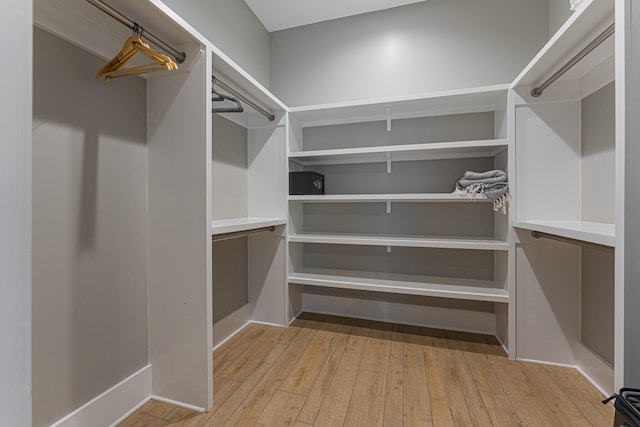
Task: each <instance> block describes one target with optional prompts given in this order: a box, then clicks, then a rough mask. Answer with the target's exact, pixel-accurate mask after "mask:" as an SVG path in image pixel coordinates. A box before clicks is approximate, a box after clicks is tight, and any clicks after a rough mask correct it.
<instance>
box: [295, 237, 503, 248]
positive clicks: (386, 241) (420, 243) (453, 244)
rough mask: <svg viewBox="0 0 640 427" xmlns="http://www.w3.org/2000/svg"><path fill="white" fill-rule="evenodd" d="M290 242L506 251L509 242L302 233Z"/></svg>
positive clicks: (484, 239)
mask: <svg viewBox="0 0 640 427" xmlns="http://www.w3.org/2000/svg"><path fill="white" fill-rule="evenodd" d="M289 241H290V242H296V243H325V244H333V245H362V246H391V247H393V246H395V247H407V248H438V249H475V250H489V251H506V250H508V249H509V244H508V243H507V242H503V241H500V240H494V239H487V238H474V237H466V238H460V237H426V236H388V235H360V234H320V233H300V234H293V235H290V236H289Z"/></svg>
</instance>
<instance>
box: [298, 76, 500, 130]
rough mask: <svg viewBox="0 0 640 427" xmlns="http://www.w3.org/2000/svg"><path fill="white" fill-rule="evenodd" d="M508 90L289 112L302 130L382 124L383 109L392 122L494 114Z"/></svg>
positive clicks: (439, 94)
mask: <svg viewBox="0 0 640 427" xmlns="http://www.w3.org/2000/svg"><path fill="white" fill-rule="evenodd" d="M508 89H509V85H494V86H484V87H478V88H471V89H459V90H449V91H443V92H433V93H428V94H419V95H415V96H398V97H391V98H384V99H372V100H366V101H358V102H340V103H335V104H322V105H311V106H304V107H295V108H290V109H289V111H290V112H291V115H292V117H293V118H294V119H295V120H297V121H298V122H299V123H300V124H301V125H302V126H303V127H307V126H322V125H330V124H331V125H333V124H344V123H357V122H368V121H369V122H370V121H378V120H385V119H386V118H387V114H386V111H385V109H386V108H389V109H390V110H389V111H390V115H391V118H392V119H402V118H412V117H419V116H420V117H427V116H437V115H445V114H462V113H476V112H482V111H494V110H495V109H496V108H497V106H499V105H500V104H501V103H502V102H503V101H504V100H505V99H506V96H507V90H508Z"/></svg>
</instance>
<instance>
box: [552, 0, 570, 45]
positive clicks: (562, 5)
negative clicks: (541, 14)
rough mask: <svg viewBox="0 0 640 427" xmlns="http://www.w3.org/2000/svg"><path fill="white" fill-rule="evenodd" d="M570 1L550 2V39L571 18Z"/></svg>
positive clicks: (554, 0)
mask: <svg viewBox="0 0 640 427" xmlns="http://www.w3.org/2000/svg"><path fill="white" fill-rule="evenodd" d="M572 13H573V12H572V11H571V5H570V3H569V0H549V38H551V37H552V36H553V35H554V34H555V33H556V31H558V29H559V28H560V27H562V24H564V23H565V21H566V20H567V19H568V18H569V17H570V16H571V14H572Z"/></svg>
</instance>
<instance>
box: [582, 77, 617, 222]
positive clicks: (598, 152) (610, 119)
mask: <svg viewBox="0 0 640 427" xmlns="http://www.w3.org/2000/svg"><path fill="white" fill-rule="evenodd" d="M581 135H582V176H581V179H582V201H581V203H582V220H583V221H588V222H604V223H608V224H613V223H614V222H615V206H614V204H615V193H616V191H615V190H616V186H615V169H616V151H615V145H616V134H615V84H614V83H609V84H608V85H606V86H605V87H603V88H602V89H599V90H597V91H596V92H594V93H592V94H591V95H589V96H587V97H586V98H584V99H583V100H582V104H581Z"/></svg>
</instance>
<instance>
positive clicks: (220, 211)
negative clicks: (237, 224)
mask: <svg viewBox="0 0 640 427" xmlns="http://www.w3.org/2000/svg"><path fill="white" fill-rule="evenodd" d="M212 134H213V137H212V140H213V142H212V150H211V155H212V157H213V158H212V168H211V175H212V179H211V181H212V182H211V184H212V185H211V200H212V201H213V205H212V215H213V219H229V218H242V217H246V216H247V212H248V207H247V206H248V204H247V130H246V129H245V128H243V127H242V126H239V125H237V124H235V123H233V122H232V121H230V120H227V119H225V118H224V117H221V116H219V115H217V114H214V115H213V132H212Z"/></svg>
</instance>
